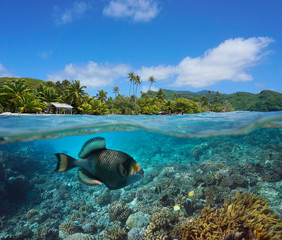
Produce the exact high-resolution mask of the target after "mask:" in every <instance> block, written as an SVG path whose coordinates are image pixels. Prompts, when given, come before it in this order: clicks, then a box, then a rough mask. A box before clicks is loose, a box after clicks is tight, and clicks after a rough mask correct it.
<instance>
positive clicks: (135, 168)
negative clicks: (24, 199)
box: [129, 162, 141, 175]
mask: <svg viewBox="0 0 282 240" xmlns="http://www.w3.org/2000/svg"><path fill="white" fill-rule="evenodd" d="M140 170H141V167H140V165H139V164H138V163H137V162H133V163H132V164H131V167H130V171H129V175H132V174H135V173H137V172H139V171H140Z"/></svg>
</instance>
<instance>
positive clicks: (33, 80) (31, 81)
mask: <svg viewBox="0 0 282 240" xmlns="http://www.w3.org/2000/svg"><path fill="white" fill-rule="evenodd" d="M17 79H23V80H25V84H26V85H27V86H28V87H29V88H31V89H34V88H36V87H37V86H38V85H39V84H40V83H45V81H43V80H39V79H36V78H11V77H2V78H0V84H4V83H6V82H10V81H14V80H17Z"/></svg>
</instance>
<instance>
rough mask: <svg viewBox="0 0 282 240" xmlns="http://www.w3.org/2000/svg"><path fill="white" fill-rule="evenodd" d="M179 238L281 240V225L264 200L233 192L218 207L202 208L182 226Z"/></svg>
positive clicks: (192, 239) (255, 196)
mask: <svg viewBox="0 0 282 240" xmlns="http://www.w3.org/2000/svg"><path fill="white" fill-rule="evenodd" d="M233 236H234V237H235V236H237V238H234V237H233ZM240 236H241V237H240ZM181 237H182V239H186V240H195V239H205V240H216V239H226V240H227V239H228V240H229V239H245V240H278V239H282V223H281V220H280V219H279V218H278V217H277V216H276V215H275V214H274V213H273V212H272V210H271V209H269V205H268V203H267V201H266V200H265V199H263V198H262V197H260V196H258V195H253V194H248V193H241V194H240V193H237V195H236V196H235V197H234V198H232V199H230V200H227V201H225V203H224V205H223V206H222V207H221V208H209V207H206V208H204V209H203V210H202V212H201V214H200V217H199V218H198V219H196V220H194V221H192V222H190V223H188V224H185V223H183V225H182V227H181Z"/></svg>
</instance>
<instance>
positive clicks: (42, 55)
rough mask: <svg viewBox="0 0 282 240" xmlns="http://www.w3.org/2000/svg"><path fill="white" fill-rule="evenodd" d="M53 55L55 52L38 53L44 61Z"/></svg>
mask: <svg viewBox="0 0 282 240" xmlns="http://www.w3.org/2000/svg"><path fill="white" fill-rule="evenodd" d="M52 54H53V51H43V52H40V53H38V56H39V57H40V58H42V59H46V58H48V57H49V56H51V55H52Z"/></svg>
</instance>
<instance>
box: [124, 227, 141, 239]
mask: <svg viewBox="0 0 282 240" xmlns="http://www.w3.org/2000/svg"><path fill="white" fill-rule="evenodd" d="M144 233H145V229H144V228H136V227H134V228H132V229H130V231H129V232H128V234H127V238H128V240H143V239H144Z"/></svg>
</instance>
